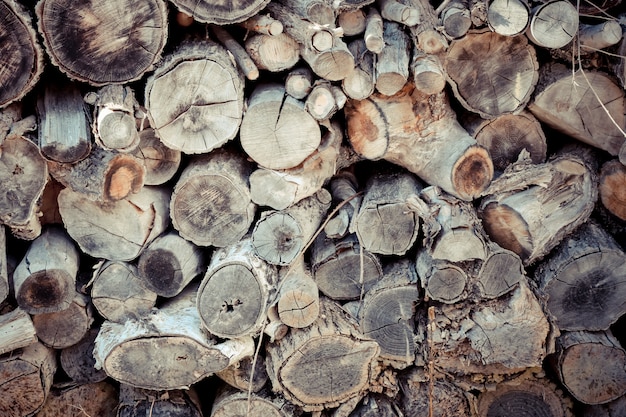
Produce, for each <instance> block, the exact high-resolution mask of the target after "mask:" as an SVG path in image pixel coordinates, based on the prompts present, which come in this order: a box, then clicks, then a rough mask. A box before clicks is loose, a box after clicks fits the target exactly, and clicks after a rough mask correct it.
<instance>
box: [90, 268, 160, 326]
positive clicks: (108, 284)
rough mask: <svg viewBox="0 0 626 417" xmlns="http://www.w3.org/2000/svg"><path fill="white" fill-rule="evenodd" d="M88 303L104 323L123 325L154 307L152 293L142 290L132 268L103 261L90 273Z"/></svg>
mask: <svg viewBox="0 0 626 417" xmlns="http://www.w3.org/2000/svg"><path fill="white" fill-rule="evenodd" d="M90 294H91V300H92V303H93V306H94V307H95V308H96V310H97V311H98V313H99V314H100V315H101V316H102V317H103V318H104V319H106V320H110V321H114V322H118V323H123V322H124V321H126V320H127V319H131V318H139V317H142V316H145V315H146V314H147V313H148V312H150V310H151V309H152V307H154V305H155V304H156V299H157V295H156V293H154V292H152V291H150V290H148V289H146V288H145V287H144V286H143V282H142V280H141V279H140V278H139V272H138V271H137V267H136V266H135V265H134V264H130V263H128V262H123V261H105V262H103V263H102V264H101V265H100V266H99V267H98V269H97V270H96V271H95V272H94V277H93V280H92V282H91V293H90Z"/></svg>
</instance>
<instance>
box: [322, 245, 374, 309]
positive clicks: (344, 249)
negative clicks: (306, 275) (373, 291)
mask: <svg viewBox="0 0 626 417" xmlns="http://www.w3.org/2000/svg"><path fill="white" fill-rule="evenodd" d="M311 264H312V272H313V278H314V279H315V282H316V283H317V286H318V288H319V290H320V291H321V292H322V293H324V294H325V295H326V296H327V297H330V298H332V299H334V300H354V299H359V298H360V297H361V296H362V295H363V294H365V293H366V292H367V291H368V290H369V289H370V288H371V287H372V286H373V285H374V284H375V283H376V282H378V280H379V279H380V278H381V277H382V275H383V271H382V266H381V263H380V260H379V258H378V255H376V254H374V253H372V252H370V251H367V250H365V249H363V248H362V247H361V245H360V243H359V240H358V238H357V236H356V235H355V234H353V233H351V234H348V235H346V236H345V237H343V238H341V239H329V238H328V237H326V235H325V234H324V233H320V235H319V236H318V237H317V238H316V239H315V241H314V243H313V246H312V248H311Z"/></svg>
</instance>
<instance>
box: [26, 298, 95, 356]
mask: <svg viewBox="0 0 626 417" xmlns="http://www.w3.org/2000/svg"><path fill="white" fill-rule="evenodd" d="M73 296H74V297H73V299H72V302H71V303H70V305H69V306H68V307H67V308H65V309H63V310H60V311H53V312H50V313H40V314H35V315H33V325H34V326H35V330H36V331H37V338H38V339H39V341H40V342H42V343H43V344H45V345H46V346H50V347H51V348H54V349H63V348H66V347H69V346H72V345H75V344H76V343H78V342H80V340H81V339H82V338H83V337H84V336H85V335H86V334H87V332H88V331H89V329H90V328H91V324H92V323H93V320H94V319H93V307H92V305H91V300H90V299H89V297H88V296H86V295H85V294H81V293H79V292H77V291H73Z"/></svg>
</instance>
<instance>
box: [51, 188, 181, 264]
mask: <svg viewBox="0 0 626 417" xmlns="http://www.w3.org/2000/svg"><path fill="white" fill-rule="evenodd" d="M169 200H170V192H169V190H167V189H165V188H162V187H154V186H153V187H147V186H145V187H143V188H142V189H141V191H139V192H138V193H137V194H131V195H130V196H129V197H127V198H126V199H123V200H119V201H115V202H112V203H106V204H105V203H100V202H97V201H92V200H90V199H88V198H87V197H85V196H83V195H82V194H80V193H77V192H74V191H72V190H70V189H68V188H66V189H64V190H62V191H61V192H60V193H59V211H60V212H61V217H62V218H63V222H64V224H65V227H66V229H67V233H68V234H69V235H70V237H71V238H72V239H73V240H74V241H75V242H76V243H77V244H78V245H79V246H80V248H81V250H82V251H83V252H84V253H86V254H88V255H90V256H92V257H94V258H104V259H109V260H117V261H130V260H133V259H135V258H137V257H138V256H139V254H140V253H141V251H142V250H143V249H144V248H145V247H146V246H147V245H148V244H149V243H150V242H151V241H152V240H154V239H155V238H156V237H157V236H159V235H160V234H161V233H163V232H164V231H165V229H166V228H167V226H168V224H169V216H168V213H169Z"/></svg>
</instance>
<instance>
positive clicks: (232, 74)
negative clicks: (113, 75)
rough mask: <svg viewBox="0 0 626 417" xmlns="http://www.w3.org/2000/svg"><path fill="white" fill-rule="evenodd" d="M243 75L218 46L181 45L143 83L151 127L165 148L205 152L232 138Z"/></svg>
mask: <svg viewBox="0 0 626 417" xmlns="http://www.w3.org/2000/svg"><path fill="white" fill-rule="evenodd" d="M243 87H244V82H243V75H242V74H241V73H240V72H239V71H237V68H236V67H235V64H234V63H233V61H232V59H231V58H230V56H229V55H228V52H227V51H226V49H225V48H223V47H222V46H221V45H219V44H217V43H215V42H212V41H209V40H205V41H188V42H184V43H182V44H181V45H179V47H178V48H177V49H176V50H175V51H174V52H172V53H170V54H169V55H168V56H167V57H166V58H165V59H164V60H163V62H162V63H161V64H160V66H159V68H158V69H157V70H156V71H155V72H154V74H153V75H152V76H150V77H149V78H148V80H147V81H146V88H145V93H144V95H145V107H146V108H147V109H148V119H149V120H150V125H151V126H152V128H153V129H154V130H155V131H156V133H157V136H158V137H159V138H160V139H161V141H162V142H163V143H164V144H165V145H166V146H168V147H170V148H172V149H176V150H179V151H182V152H184V153H189V154H196V153H206V152H209V151H211V150H213V149H216V148H219V147H220V146H222V145H224V144H225V143H226V142H228V141H229V140H231V139H233V138H234V137H235V135H236V134H237V132H238V130H239V125H240V124H241V118H242V113H243Z"/></svg>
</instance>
